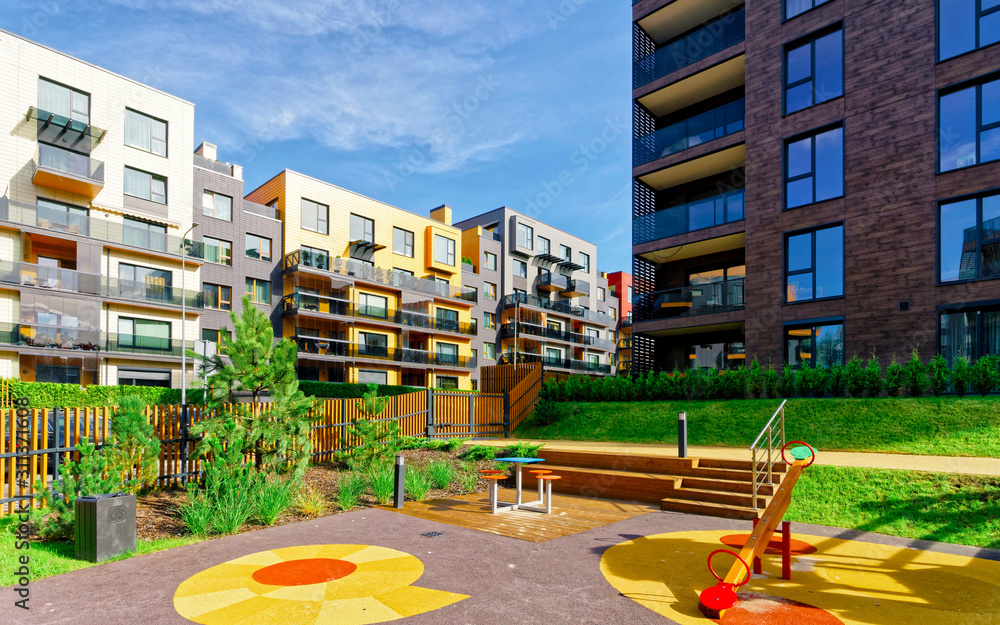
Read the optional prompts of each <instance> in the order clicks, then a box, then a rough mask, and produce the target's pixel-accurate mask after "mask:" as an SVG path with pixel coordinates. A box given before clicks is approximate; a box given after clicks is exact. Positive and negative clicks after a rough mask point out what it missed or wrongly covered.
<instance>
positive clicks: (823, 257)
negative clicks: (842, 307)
mask: <svg viewBox="0 0 1000 625" xmlns="http://www.w3.org/2000/svg"><path fill="white" fill-rule="evenodd" d="M818 261H822V262H818ZM785 290H786V297H787V301H789V302H802V301H805V300H811V299H820V298H824V297H839V296H841V295H843V294H844V227H843V226H842V225H838V226H833V227H828V228H823V229H819V230H810V231H806V232H799V233H794V234H787V235H785Z"/></svg>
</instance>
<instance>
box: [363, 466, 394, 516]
mask: <svg viewBox="0 0 1000 625" xmlns="http://www.w3.org/2000/svg"><path fill="white" fill-rule="evenodd" d="M368 484H369V486H371V488H372V493H373V494H374V495H375V500H376V501H378V503H379V505H382V506H384V505H386V504H388V503H389V502H391V501H392V496H393V493H394V492H395V490H396V469H395V467H394V466H393V465H383V466H380V467H372V468H371V469H369V470H368Z"/></svg>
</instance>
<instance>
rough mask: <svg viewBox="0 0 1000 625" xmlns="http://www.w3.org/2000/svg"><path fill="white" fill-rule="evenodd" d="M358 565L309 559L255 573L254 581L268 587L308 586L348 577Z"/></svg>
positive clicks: (327, 559)
mask: <svg viewBox="0 0 1000 625" xmlns="http://www.w3.org/2000/svg"><path fill="white" fill-rule="evenodd" d="M357 569H358V565H357V564H354V563H353V562H348V561H347V560H334V559H333V558H308V559H305V560H292V561H290V562H279V563H277V564H272V565H270V566H265V567H264V568H262V569H257V570H256V571H254V572H253V575H251V577H253V580H254V581H255V582H257V583H260V584H266V585H268V586H308V585H309V584H322V583H324V582H329V581H333V580H335V579H340V578H342V577H347V576H348V575H350V574H351V573H353V572H354V571H356V570H357Z"/></svg>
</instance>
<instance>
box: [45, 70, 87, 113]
mask: <svg viewBox="0 0 1000 625" xmlns="http://www.w3.org/2000/svg"><path fill="white" fill-rule="evenodd" d="M38 108H40V109H41V110H43V111H45V112H46V113H52V114H55V115H59V116H60V117H66V118H68V119H71V120H73V121H75V122H82V123H84V124H89V123H90V96H89V95H88V94H86V93H84V92H82V91H77V90H76V89H70V88H69V87H64V86H62V85H60V84H56V83H54V82H52V81H50V80H46V79H44V78H39V79H38Z"/></svg>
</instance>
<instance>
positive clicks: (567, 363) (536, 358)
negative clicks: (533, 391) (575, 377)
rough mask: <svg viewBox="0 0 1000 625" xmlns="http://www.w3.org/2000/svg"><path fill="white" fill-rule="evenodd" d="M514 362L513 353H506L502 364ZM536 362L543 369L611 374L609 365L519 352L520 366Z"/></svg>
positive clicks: (502, 358)
mask: <svg viewBox="0 0 1000 625" xmlns="http://www.w3.org/2000/svg"><path fill="white" fill-rule="evenodd" d="M514 361H515V360H514V353H513V352H504V353H503V354H502V356H501V364H513V363H514ZM534 362H540V363H542V366H543V367H552V368H555V369H568V370H570V371H579V372H581V373H591V374H598V375H610V374H611V365H607V364H601V363H596V362H589V361H586V360H573V359H572V358H555V357H552V356H543V355H541V354H533V353H529V352H518V356H517V363H518V364H521V363H534Z"/></svg>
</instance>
